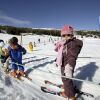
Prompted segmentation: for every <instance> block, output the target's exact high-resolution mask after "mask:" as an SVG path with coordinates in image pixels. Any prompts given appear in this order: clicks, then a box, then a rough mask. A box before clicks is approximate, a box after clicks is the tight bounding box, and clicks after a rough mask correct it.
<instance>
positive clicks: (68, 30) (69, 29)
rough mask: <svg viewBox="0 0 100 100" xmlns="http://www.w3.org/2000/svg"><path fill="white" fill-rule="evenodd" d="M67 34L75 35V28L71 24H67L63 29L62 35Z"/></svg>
mask: <svg viewBox="0 0 100 100" xmlns="http://www.w3.org/2000/svg"><path fill="white" fill-rule="evenodd" d="M67 34H71V35H73V28H72V27H71V26H69V25H65V26H63V28H62V29H61V36H62V35H67Z"/></svg>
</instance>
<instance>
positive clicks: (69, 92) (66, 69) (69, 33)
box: [55, 25, 83, 100]
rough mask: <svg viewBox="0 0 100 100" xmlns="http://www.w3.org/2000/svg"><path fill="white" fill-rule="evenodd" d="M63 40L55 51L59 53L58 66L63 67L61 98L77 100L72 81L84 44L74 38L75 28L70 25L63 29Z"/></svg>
mask: <svg viewBox="0 0 100 100" xmlns="http://www.w3.org/2000/svg"><path fill="white" fill-rule="evenodd" d="M61 37H62V40H61V41H59V42H58V43H57V44H56V48H55V51H57V52H58V56H57V60H56V64H57V65H58V66H61V74H62V76H66V77H67V78H63V77H62V82H63V88H64V91H63V92H61V94H60V95H61V96H63V97H65V98H69V100H75V91H74V85H73V81H72V80H71V79H70V78H72V77H73V73H74V68H75V65H76V60H77V57H78V55H79V53H80V51H81V48H82V46H83V42H82V41H81V40H79V39H76V38H75V37H74V31H73V28H72V27H71V26H69V25H65V26H64V27H63V28H62V29H61Z"/></svg>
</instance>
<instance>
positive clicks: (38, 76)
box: [0, 33, 100, 100]
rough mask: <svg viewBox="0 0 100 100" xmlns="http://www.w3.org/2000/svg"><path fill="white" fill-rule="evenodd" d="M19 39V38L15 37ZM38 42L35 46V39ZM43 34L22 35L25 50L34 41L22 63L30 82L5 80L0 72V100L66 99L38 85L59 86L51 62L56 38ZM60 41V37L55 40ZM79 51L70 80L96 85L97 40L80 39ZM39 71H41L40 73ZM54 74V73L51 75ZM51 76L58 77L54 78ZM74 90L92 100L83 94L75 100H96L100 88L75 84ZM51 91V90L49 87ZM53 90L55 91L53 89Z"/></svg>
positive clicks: (99, 55)
mask: <svg viewBox="0 0 100 100" xmlns="http://www.w3.org/2000/svg"><path fill="white" fill-rule="evenodd" d="M12 36H13V35H8V34H1V33H0V39H3V40H4V41H5V42H6V41H7V40H8V39H10V38H11V37H12ZM16 37H18V39H19V43H20V36H16ZM39 38H40V39H41V43H40V44H39V43H38V39H39ZM49 38H50V36H46V35H42V36H39V35H27V36H23V46H24V47H25V48H26V49H27V46H28V43H29V42H30V41H31V42H36V47H34V51H33V52H32V53H28V52H27V54H26V55H24V56H23V64H24V65H25V70H26V71H27V73H28V75H29V77H31V78H32V81H29V80H28V79H26V78H25V79H24V81H19V80H17V79H14V78H11V77H8V76H7V75H5V74H4V73H3V72H2V70H0V100H66V99H64V98H63V97H59V96H57V95H53V94H49V93H44V92H42V91H41V89H40V86H44V85H45V84H44V80H49V81H51V82H54V83H57V84H62V81H61V77H60V68H58V67H56V66H55V64H54V60H55V58H56V55H57V53H56V52H55V51H54V48H55V46H54V43H55V42H57V40H58V37H52V39H53V40H56V41H50V42H49ZM59 39H60V38H59ZM83 43H84V45H83V48H82V51H81V53H80V55H79V58H78V59H77V64H76V67H75V73H74V77H75V78H79V79H83V80H87V81H91V82H96V83H98V84H99V83H100V39H93V38H84V39H83ZM41 70H42V71H41ZM53 73H54V74H53ZM55 74H59V75H58V76H57V75H55ZM75 84H76V85H77V87H78V88H79V89H80V90H81V91H84V92H86V93H90V94H92V95H94V97H90V96H88V97H87V96H85V95H83V96H82V97H81V99H78V100H100V85H96V84H94V83H93V84H92V83H87V82H79V81H75ZM51 88H52V87H51ZM54 90H55V91H56V90H57V88H56V87H55V88H54Z"/></svg>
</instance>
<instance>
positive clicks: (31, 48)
mask: <svg viewBox="0 0 100 100" xmlns="http://www.w3.org/2000/svg"><path fill="white" fill-rule="evenodd" d="M28 51H29V52H33V44H32V42H29V45H28Z"/></svg>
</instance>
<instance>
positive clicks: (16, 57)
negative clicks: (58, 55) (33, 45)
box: [9, 37, 26, 78]
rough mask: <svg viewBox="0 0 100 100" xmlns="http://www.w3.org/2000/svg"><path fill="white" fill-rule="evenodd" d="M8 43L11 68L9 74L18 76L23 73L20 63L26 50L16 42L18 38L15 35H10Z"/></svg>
mask: <svg viewBox="0 0 100 100" xmlns="http://www.w3.org/2000/svg"><path fill="white" fill-rule="evenodd" d="M9 45H10V47H9V57H10V59H11V63H12V70H11V73H10V74H11V75H12V76H13V77H18V78H19V77H20V76H23V75H24V74H25V73H24V67H23V66H21V65H20V64H22V55H23V54H26V50H25V48H23V47H22V46H21V45H19V44H18V39H17V38H16V37H12V38H11V39H10V40H9ZM15 63H17V64H15Z"/></svg>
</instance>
